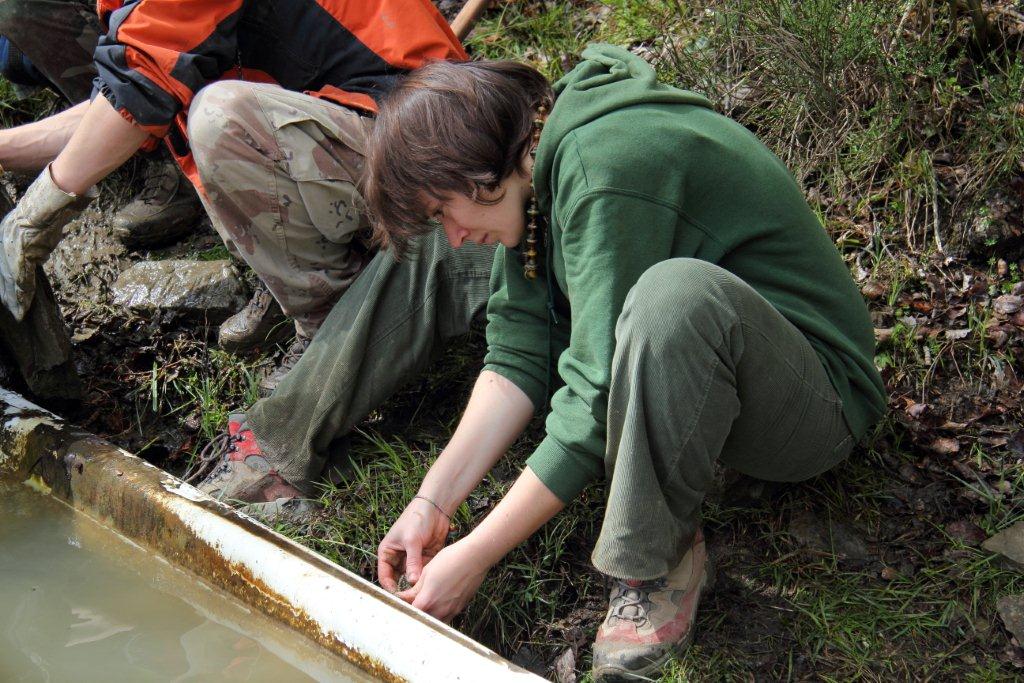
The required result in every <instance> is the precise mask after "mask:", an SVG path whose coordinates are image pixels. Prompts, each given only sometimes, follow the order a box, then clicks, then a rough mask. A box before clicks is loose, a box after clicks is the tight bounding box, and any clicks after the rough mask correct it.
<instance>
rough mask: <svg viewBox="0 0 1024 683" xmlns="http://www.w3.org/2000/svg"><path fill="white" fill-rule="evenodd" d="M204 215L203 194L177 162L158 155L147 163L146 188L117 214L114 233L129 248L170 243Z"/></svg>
mask: <svg viewBox="0 0 1024 683" xmlns="http://www.w3.org/2000/svg"><path fill="white" fill-rule="evenodd" d="M202 216H203V208H202V205H201V204H200V203H199V196H198V195H197V194H196V191H195V189H194V188H193V187H192V184H191V183H190V182H189V181H188V180H187V179H186V178H185V177H184V176H183V175H182V174H181V172H180V171H179V170H178V166H177V164H175V163H174V161H172V160H171V159H167V158H160V159H155V160H153V161H151V162H150V163H149V164H148V165H147V167H146V171H145V175H144V180H143V186H142V190H141V191H140V192H139V193H138V194H137V195H135V197H133V198H132V200H131V201H129V202H128V203H127V204H126V205H125V206H123V207H122V208H121V210H120V211H118V212H117V215H115V216H114V221H113V226H114V236H115V237H117V238H118V239H119V240H120V241H121V243H122V244H124V245H125V246H126V247H128V248H129V249H146V248H150V247H156V246H161V245H165V244H170V243H171V242H174V241H175V240H178V239H180V238H182V237H184V236H185V235H187V234H188V233H189V232H191V231H192V230H193V229H194V227H195V225H196V223H197V222H198V221H199V219H200V218H202Z"/></svg>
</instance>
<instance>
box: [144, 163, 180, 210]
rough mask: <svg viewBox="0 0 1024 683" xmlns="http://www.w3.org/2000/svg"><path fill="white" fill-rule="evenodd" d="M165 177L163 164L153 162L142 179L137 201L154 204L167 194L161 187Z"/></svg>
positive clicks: (165, 170)
mask: <svg viewBox="0 0 1024 683" xmlns="http://www.w3.org/2000/svg"><path fill="white" fill-rule="evenodd" d="M172 170H173V169H172ZM167 175H168V169H167V168H166V164H165V163H164V162H153V163H151V164H150V165H149V167H148V168H146V172H145V175H143V178H142V190H141V191H140V192H139V199H140V200H142V202H143V203H144V204H153V203H156V200H158V199H161V198H162V197H163V196H164V195H166V194H167V190H166V189H165V188H164V185H163V183H164V180H165V179H166V178H167Z"/></svg>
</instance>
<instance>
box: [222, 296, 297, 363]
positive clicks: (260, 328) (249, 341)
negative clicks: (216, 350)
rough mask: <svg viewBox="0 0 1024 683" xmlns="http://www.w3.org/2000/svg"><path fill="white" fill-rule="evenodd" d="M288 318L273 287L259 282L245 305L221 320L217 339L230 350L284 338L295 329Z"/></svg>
mask: <svg viewBox="0 0 1024 683" xmlns="http://www.w3.org/2000/svg"><path fill="white" fill-rule="evenodd" d="M287 320H288V319H287V318H285V315H284V312H283V311H281V306H280V304H278V303H277V300H276V299H275V298H274V296H273V295H272V294H271V293H270V290H268V289H267V286H266V285H265V284H263V282H259V283H257V285H256V289H255V291H254V292H253V294H252V298H251V299H249V303H247V304H246V305H245V308H243V309H242V310H240V311H239V312H238V313H235V314H234V315H233V316H231V317H230V318H228V319H227V320H225V321H224V322H223V323H222V324H221V326H220V331H219V332H218V334H217V343H218V345H219V346H220V347H221V348H222V349H224V350H225V351H228V352H229V353H244V352H246V351H251V350H252V349H255V348H257V347H260V346H263V347H267V346H270V345H272V344H276V343H279V342H283V341H284V340H286V339H287V338H288V337H289V336H291V334H292V333H293V332H294V330H295V328H294V327H292V326H291V325H289V324H288V322H287Z"/></svg>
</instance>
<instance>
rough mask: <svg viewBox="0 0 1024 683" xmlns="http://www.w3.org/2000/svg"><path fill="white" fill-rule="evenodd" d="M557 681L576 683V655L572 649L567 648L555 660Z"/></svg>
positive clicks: (558, 682)
mask: <svg viewBox="0 0 1024 683" xmlns="http://www.w3.org/2000/svg"><path fill="white" fill-rule="evenodd" d="M555 681H556V682H557V683H576V653H575V652H574V651H573V649H572V648H571V647H567V648H565V650H564V651H563V652H562V654H560V655H558V658H557V659H556V660H555Z"/></svg>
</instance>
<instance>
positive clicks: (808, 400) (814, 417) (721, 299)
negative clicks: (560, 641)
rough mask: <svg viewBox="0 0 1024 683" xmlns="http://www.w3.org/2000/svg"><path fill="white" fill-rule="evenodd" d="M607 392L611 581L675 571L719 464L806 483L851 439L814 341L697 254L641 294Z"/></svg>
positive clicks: (618, 332) (606, 529) (605, 528)
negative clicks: (716, 466) (810, 342)
mask: <svg viewBox="0 0 1024 683" xmlns="http://www.w3.org/2000/svg"><path fill="white" fill-rule="evenodd" d="M615 339H616V346H615V356H614V359H613V361H612V370H611V383H610V388H609V395H608V416H607V434H608V440H607V449H606V452H605V473H606V476H607V479H608V482H609V483H608V501H607V507H606V509H605V515H604V522H603V524H602V526H601V532H600V535H599V537H598V540H597V544H596V547H595V549H594V553H593V556H592V560H593V563H594V566H595V567H597V569H598V570H600V571H601V572H603V573H605V574H608V575H610V576H615V577H618V578H624V579H637V580H647V579H656V578H660V577H662V576H665V575H666V574H667V573H668V572H669V570H671V569H672V568H673V567H674V566H675V565H676V564H677V563H678V562H679V560H680V559H681V558H682V557H683V555H684V554H685V553H686V551H687V549H688V548H689V546H690V543H691V541H692V538H693V535H694V533H695V532H696V530H697V527H698V526H699V524H700V507H701V502H702V501H703V499H704V495H705V493H706V492H707V490H708V488H709V487H710V485H711V483H712V480H713V478H714V469H715V463H716V462H721V463H722V465H724V466H726V467H730V468H733V469H736V470H738V471H740V472H742V473H744V474H747V475H750V476H753V477H757V478H759V479H766V480H770V481H781V482H793V481H800V480H803V479H808V478H810V477H813V476H815V475H818V474H820V473H822V472H824V471H825V470H827V469H829V468H831V467H832V466H834V465H836V464H837V463H839V462H840V461H842V460H843V459H844V458H845V457H846V456H847V455H848V454H849V453H850V451H851V449H852V447H853V443H854V440H855V439H854V438H853V436H852V435H851V434H850V431H849V429H848V427H847V426H846V422H845V420H844V419H843V414H842V404H841V401H840V399H839V397H838V396H837V394H836V392H835V390H834V389H833V388H832V385H831V383H830V382H829V379H828V376H827V375H826V373H825V369H824V367H823V365H822V364H821V362H820V361H819V359H818V357H817V355H816V354H815V352H814V349H813V348H812V347H811V345H810V344H809V343H808V342H807V340H806V339H805V338H804V336H803V335H802V334H801V333H800V331H799V330H797V328H796V327H794V326H793V325H792V324H791V323H790V322H789V321H787V320H786V319H785V318H784V317H783V316H782V315H781V314H780V313H779V312H778V311H777V310H775V308H773V307H772V305H771V304H769V303H768V302H767V301H766V300H765V299H764V298H763V297H762V296H761V295H760V294H758V293H757V292H756V291H754V289H753V288H751V287H750V286H749V285H747V284H746V283H744V282H743V281H742V280H740V279H739V278H737V277H736V276H735V275H732V274H731V273H729V272H728V271H726V270H724V269H722V268H720V267H718V266H715V265H712V264H710V263H707V262H705V261H699V260H696V259H688V258H679V259H670V260H668V261H663V262H661V263H658V264H656V265H655V266H653V267H651V268H650V269H649V270H648V271H647V272H645V273H644V274H643V275H642V276H641V277H640V279H639V280H638V281H637V283H636V284H635V285H634V286H633V288H632V289H631V290H630V292H629V294H628V296H627V298H626V301H625V304H624V306H623V309H622V312H621V313H620V314H619V318H618V323H617V325H616V329H615Z"/></svg>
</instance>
